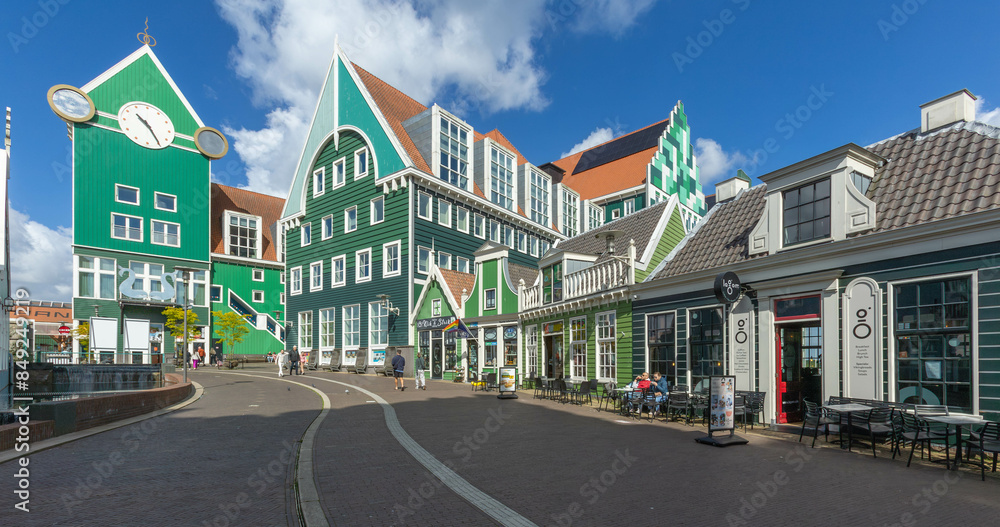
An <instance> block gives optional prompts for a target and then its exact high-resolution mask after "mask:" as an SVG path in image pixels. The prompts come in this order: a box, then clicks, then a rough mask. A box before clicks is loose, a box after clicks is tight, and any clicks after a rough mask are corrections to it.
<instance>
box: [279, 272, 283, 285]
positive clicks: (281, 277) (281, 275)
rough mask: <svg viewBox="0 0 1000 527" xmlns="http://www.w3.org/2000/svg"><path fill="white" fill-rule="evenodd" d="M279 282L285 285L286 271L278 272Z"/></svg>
mask: <svg viewBox="0 0 1000 527" xmlns="http://www.w3.org/2000/svg"><path fill="white" fill-rule="evenodd" d="M278 283H279V284H281V285H285V272H284V271H282V272H280V273H278Z"/></svg>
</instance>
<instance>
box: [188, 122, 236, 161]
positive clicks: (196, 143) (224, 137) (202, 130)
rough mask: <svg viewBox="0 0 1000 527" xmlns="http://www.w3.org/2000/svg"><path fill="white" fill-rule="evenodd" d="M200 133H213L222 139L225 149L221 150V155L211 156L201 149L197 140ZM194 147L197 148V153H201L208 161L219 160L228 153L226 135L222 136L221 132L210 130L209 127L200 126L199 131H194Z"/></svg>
mask: <svg viewBox="0 0 1000 527" xmlns="http://www.w3.org/2000/svg"><path fill="white" fill-rule="evenodd" d="M202 132H215V133H217V134H219V137H221V138H222V143H223V144H224V145H225V146H226V147H225V148H223V149H222V153H221V154H211V153H209V152H208V151H206V150H205V149H204V148H202V146H201V141H199V140H198V138H199V137H200V136H201V134H202ZM194 145H195V146H196V147H198V151H199V152H201V153H202V154H203V155H204V156H205V157H207V158H209V159H221V158H222V157H223V156H225V155H226V154H227V153H228V152H229V139H226V135H225V134H223V133H222V132H220V131H218V130H216V129H215V128H212V127H211V126H202V127H201V128H199V129H197V130H195V131H194Z"/></svg>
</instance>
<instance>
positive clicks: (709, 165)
mask: <svg viewBox="0 0 1000 527" xmlns="http://www.w3.org/2000/svg"><path fill="white" fill-rule="evenodd" d="M694 152H695V156H696V157H697V161H698V169H699V172H698V176H699V178H700V179H701V184H702V185H705V186H706V187H707V186H708V185H712V184H715V183H718V182H719V181H721V180H723V179H726V178H728V177H731V176H735V175H736V172H735V171H736V169H738V168H745V167H746V166H748V165H749V164H750V163H751V162H752V160H751V159H750V158H749V157H747V155H746V154H744V153H742V152H739V151H737V152H729V153H727V152H726V151H725V150H723V149H722V145H720V144H719V143H717V142H716V141H715V140H713V139H705V138H701V137H699V138H698V139H695V141H694ZM706 193H708V192H706Z"/></svg>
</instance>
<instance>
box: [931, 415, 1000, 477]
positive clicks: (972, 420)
mask: <svg viewBox="0 0 1000 527" xmlns="http://www.w3.org/2000/svg"><path fill="white" fill-rule="evenodd" d="M923 419H924V420H925V421H933V422H935V423H944V424H945V425H952V426H954V427H955V437H957V438H958V439H957V440H956V443H955V446H956V447H957V448H956V451H955V466H953V467H950V468H951V469H952V470H958V464H959V463H961V462H962V426H963V425H979V424H983V423H985V422H986V421H985V420H983V418H982V417H980V416H978V415H968V414H947V415H925V416H923Z"/></svg>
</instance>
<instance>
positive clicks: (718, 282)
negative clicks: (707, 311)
mask: <svg viewBox="0 0 1000 527" xmlns="http://www.w3.org/2000/svg"><path fill="white" fill-rule="evenodd" d="M741 285H742V284H740V278H739V277H738V276H736V273H734V272H732V271H726V272H724V273H722V274H720V275H719V276H716V277H715V298H718V299H719V302H722V303H724V304H732V303H733V302H735V301H737V300H739V299H740V293H741V289H740V287H741Z"/></svg>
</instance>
